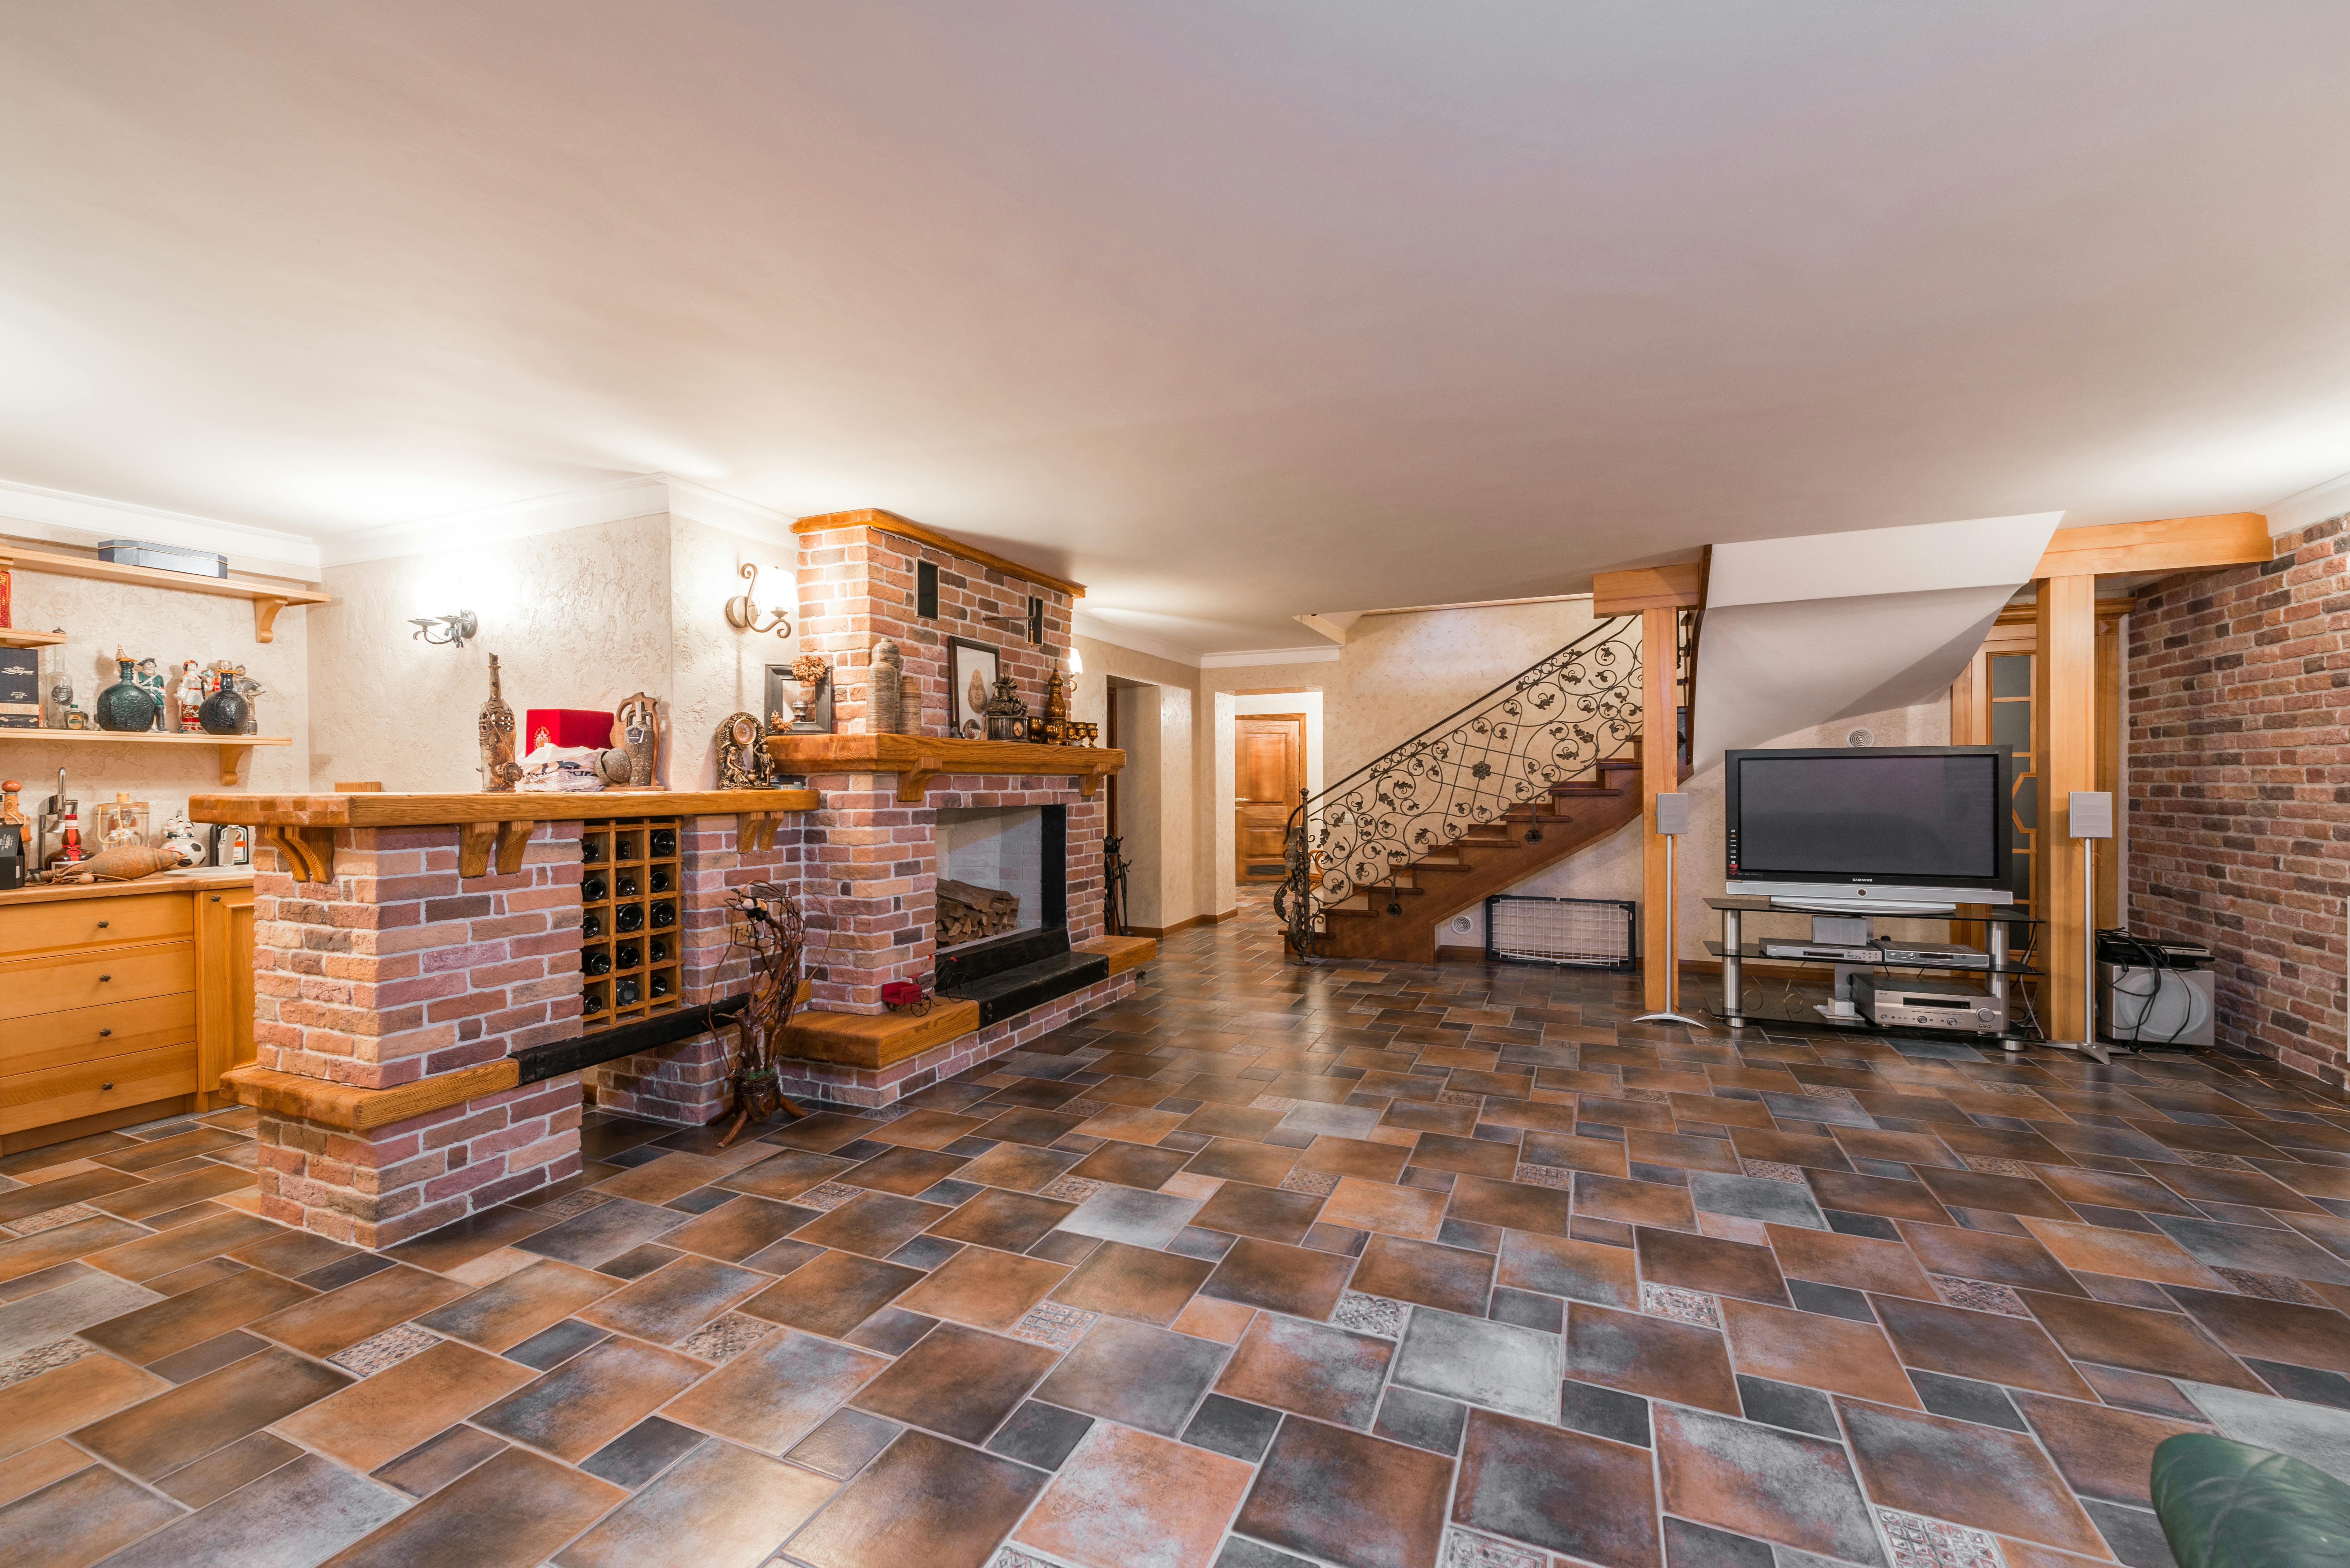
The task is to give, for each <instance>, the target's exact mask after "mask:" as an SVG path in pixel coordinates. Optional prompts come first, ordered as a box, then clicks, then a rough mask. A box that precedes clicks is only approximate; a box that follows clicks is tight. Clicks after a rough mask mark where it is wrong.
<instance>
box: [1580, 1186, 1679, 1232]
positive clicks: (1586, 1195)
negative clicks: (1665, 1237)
mask: <svg viewBox="0 0 2350 1568" xmlns="http://www.w3.org/2000/svg"><path fill="white" fill-rule="evenodd" d="M1575 1212H1576V1214H1577V1215H1578V1216H1588V1217H1589V1218H1591V1219H1594V1220H1617V1221H1619V1222H1621V1223H1623V1224H1626V1225H1658V1226H1662V1227H1664V1228H1666V1229H1668V1230H1673V1231H1694V1230H1696V1229H1697V1210H1696V1209H1695V1207H1694V1206H1692V1204H1691V1203H1690V1194H1689V1189H1687V1188H1685V1187H1664V1186H1659V1184H1658V1183H1656V1182H1653V1181H1617V1180H1616V1179H1613V1178H1610V1177H1605V1176H1593V1175H1591V1174H1590V1173H1589V1172H1583V1173H1580V1174H1578V1175H1577V1176H1576V1177H1575Z"/></svg>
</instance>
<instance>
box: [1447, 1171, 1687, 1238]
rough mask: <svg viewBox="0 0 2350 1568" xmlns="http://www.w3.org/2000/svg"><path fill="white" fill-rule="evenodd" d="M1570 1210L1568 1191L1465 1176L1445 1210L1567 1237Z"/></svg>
mask: <svg viewBox="0 0 2350 1568" xmlns="http://www.w3.org/2000/svg"><path fill="white" fill-rule="evenodd" d="M1627 1185H1628V1184H1627ZM1666 1190H1670V1189H1666ZM1683 1201H1684V1202H1686V1201H1687V1196H1686V1194H1684V1195H1683ZM1569 1209H1570V1204H1569V1200H1568V1198H1567V1195H1566V1193H1565V1192H1563V1191H1560V1190H1558V1189H1555V1188H1548V1187H1534V1186H1531V1185H1529V1184H1527V1183H1525V1182H1521V1181H1494V1180H1491V1179H1487V1178H1485V1177H1482V1176H1469V1175H1462V1176H1461V1177H1460V1178H1459V1179H1457V1180H1455V1181H1454V1182H1453V1184H1452V1194H1451V1203H1450V1204H1449V1205H1448V1206H1447V1207H1446V1209H1445V1211H1444V1212H1445V1217H1446V1218H1447V1219H1451V1220H1466V1221H1467V1222H1468V1223H1470V1224H1472V1225H1492V1226H1494V1227H1496V1228H1499V1229H1505V1230H1511V1231H1535V1232H1537V1233H1540V1234H1543V1235H1548V1236H1564V1235H1565V1234H1566V1231H1567V1220H1568V1214H1569Z"/></svg>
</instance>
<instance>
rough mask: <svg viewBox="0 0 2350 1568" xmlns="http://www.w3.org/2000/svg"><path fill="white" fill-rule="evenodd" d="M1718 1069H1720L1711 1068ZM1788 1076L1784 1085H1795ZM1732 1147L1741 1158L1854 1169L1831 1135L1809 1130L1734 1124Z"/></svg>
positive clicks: (1827, 1169) (1814, 1168)
mask: <svg viewBox="0 0 2350 1568" xmlns="http://www.w3.org/2000/svg"><path fill="white" fill-rule="evenodd" d="M1709 1071H1710V1072H1711V1071H1718V1069H1709ZM1792 1083H1793V1080H1787V1081H1786V1082H1785V1083H1783V1084H1782V1085H1781V1088H1782V1089H1784V1088H1786V1087H1788V1086H1789V1085H1792ZM1730 1142H1731V1147H1733V1148H1735V1149H1737V1150H1738V1158H1741V1159H1762V1160H1768V1161H1770V1162H1771V1163H1772V1164H1773V1165H1792V1166H1795V1167H1797V1168H1801V1169H1804V1170H1807V1171H1825V1172H1839V1171H1849V1170H1851V1169H1852V1161H1851V1160H1849V1159H1847V1158H1845V1152H1844V1150H1843V1149H1842V1148H1840V1147H1837V1145H1836V1141H1835V1139H1834V1138H1832V1137H1813V1136H1811V1135H1810V1134H1808V1133H1785V1132H1779V1131H1777V1130H1775V1129H1771V1128H1763V1127H1731V1129H1730Z"/></svg>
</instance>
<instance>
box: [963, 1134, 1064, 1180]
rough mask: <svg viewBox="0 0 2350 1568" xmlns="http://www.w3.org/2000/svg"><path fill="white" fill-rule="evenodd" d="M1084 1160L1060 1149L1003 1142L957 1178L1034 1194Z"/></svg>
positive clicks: (973, 1161)
mask: <svg viewBox="0 0 2350 1568" xmlns="http://www.w3.org/2000/svg"><path fill="white" fill-rule="evenodd" d="M1079 1158H1082V1157H1080V1156H1078V1155H1074V1154H1070V1153H1067V1152H1066V1151H1065V1150H1062V1149H1057V1148H1032V1147H1029V1146H1028V1145H1026V1144H1019V1143H999V1144H997V1145H996V1146H995V1147H993V1148H991V1149H989V1150H988V1151H987V1152H986V1153H985V1154H983V1155H981V1156H980V1157H979V1158H977V1159H974V1160H972V1162H971V1163H970V1164H969V1165H966V1166H964V1167H963V1168H962V1169H961V1170H958V1171H956V1172H955V1179H956V1180H958V1181H977V1182H982V1183H984V1184H985V1185H987V1186H989V1187H1002V1188H1008V1189H1011V1190H1013V1191H1014V1192H1034V1191H1035V1190H1036V1189H1038V1188H1040V1187H1042V1186H1044V1185H1045V1183H1046V1182H1048V1181H1058V1180H1059V1179H1061V1178H1062V1177H1063V1176H1065V1175H1066V1174H1067V1173H1068V1169H1069V1167H1071V1166H1073V1165H1075V1164H1076V1163H1077V1161H1078V1159H1079Z"/></svg>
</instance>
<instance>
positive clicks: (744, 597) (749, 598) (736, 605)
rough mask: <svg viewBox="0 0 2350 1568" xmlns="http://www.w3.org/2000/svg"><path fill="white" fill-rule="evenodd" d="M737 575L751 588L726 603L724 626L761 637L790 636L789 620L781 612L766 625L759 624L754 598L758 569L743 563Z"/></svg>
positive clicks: (757, 590) (748, 563) (790, 626)
mask: <svg viewBox="0 0 2350 1568" xmlns="http://www.w3.org/2000/svg"><path fill="white" fill-rule="evenodd" d="M739 575H740V576H742V577H743V579H744V580H745V581H746V582H748V583H749V584H750V585H751V586H750V587H747V588H745V589H743V592H741V593H739V594H736V595H735V596H734V597H733V598H731V599H728V600H727V601H726V624H727V625H729V626H731V627H733V628H735V629H736V630H738V631H747V632H754V633H756V634H757V635H759V636H762V637H764V636H765V635H766V634H767V633H768V632H771V631H772V632H774V633H775V635H776V636H777V637H785V638H787V637H789V636H791V635H792V623H791V620H790V618H787V617H786V616H785V614H784V612H783V611H781V610H777V611H776V612H775V618H774V619H773V620H771V621H769V622H768V623H767V624H766V625H764V626H761V625H760V624H759V601H758V598H757V597H756V596H757V594H758V592H759V568H758V567H757V566H754V565H752V564H751V563H750V562H748V561H745V562H743V570H742V572H741V573H740V574H739Z"/></svg>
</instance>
